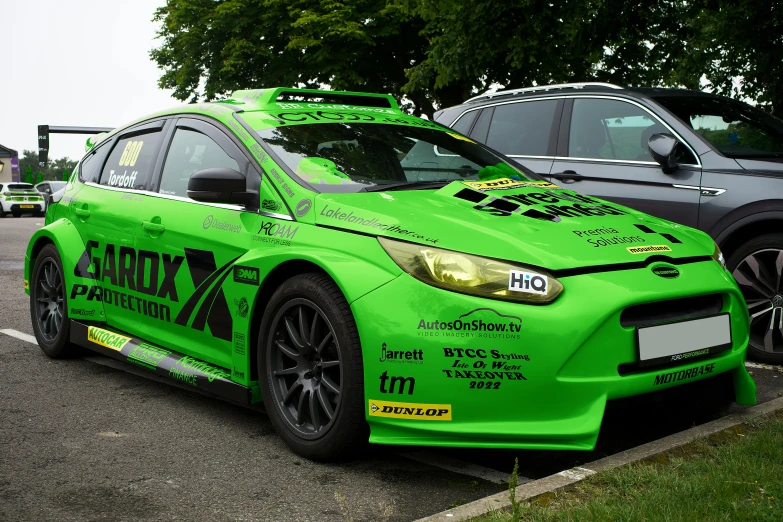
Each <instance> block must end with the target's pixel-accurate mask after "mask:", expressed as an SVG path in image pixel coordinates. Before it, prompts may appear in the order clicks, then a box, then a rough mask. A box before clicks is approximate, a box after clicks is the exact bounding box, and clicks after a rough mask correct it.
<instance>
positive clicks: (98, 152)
mask: <svg viewBox="0 0 783 522" xmlns="http://www.w3.org/2000/svg"><path fill="white" fill-rule="evenodd" d="M108 153H109V145H108V143H104V144H102V145H100V146H99V147H98V148H97V149H95V150H94V151H92V152H90V153H89V154H87V155H86V156H85V157H84V158H83V159H82V161H81V163H80V164H79V180H80V181H82V182H84V183H87V182H91V183H98V180H99V179H100V177H101V164H103V160H104V159H106V154H108Z"/></svg>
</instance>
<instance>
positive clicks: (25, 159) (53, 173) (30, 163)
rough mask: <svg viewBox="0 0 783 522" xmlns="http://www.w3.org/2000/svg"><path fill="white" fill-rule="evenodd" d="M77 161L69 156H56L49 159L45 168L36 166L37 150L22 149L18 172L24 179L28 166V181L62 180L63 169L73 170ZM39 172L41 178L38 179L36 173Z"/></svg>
mask: <svg viewBox="0 0 783 522" xmlns="http://www.w3.org/2000/svg"><path fill="white" fill-rule="evenodd" d="M76 163H77V161H75V160H72V159H69V158H58V159H54V160H49V162H48V164H47V166H46V168H42V167H39V166H38V152H37V151H34V150H24V151H23V152H22V155H21V156H20V157H19V172H20V174H22V179H25V176H26V173H27V169H28V167H29V168H30V169H31V170H30V183H33V182H34V183H40V182H41V181H43V180H57V181H59V180H62V178H63V171H65V170H68V172H73V168H74V167H75V166H76ZM39 172H40V173H41V175H42V179H41V180H40V181H36V180H38V173H39Z"/></svg>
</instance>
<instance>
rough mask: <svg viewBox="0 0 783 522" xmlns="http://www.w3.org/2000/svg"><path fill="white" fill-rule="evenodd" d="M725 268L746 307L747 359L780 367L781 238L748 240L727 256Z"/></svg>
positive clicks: (782, 323) (782, 307)
mask: <svg viewBox="0 0 783 522" xmlns="http://www.w3.org/2000/svg"><path fill="white" fill-rule="evenodd" d="M726 266H727V268H728V269H729V271H731V273H732V275H733V276H734V279H736V280H737V283H739V285H740V289H741V290H742V295H743V296H744V297H745V301H746V302H747V304H748V313H749V314H750V343H749V344H748V357H749V358H751V359H753V360H756V361H761V362H766V363H772V364H781V363H783V234H765V235H763V236H759V237H757V238H754V239H751V240H750V241H748V242H747V243H745V244H743V245H741V246H740V247H739V248H738V249H737V250H736V251H734V252H733V253H732V254H731V255H730V256H729V259H728V261H727V263H726Z"/></svg>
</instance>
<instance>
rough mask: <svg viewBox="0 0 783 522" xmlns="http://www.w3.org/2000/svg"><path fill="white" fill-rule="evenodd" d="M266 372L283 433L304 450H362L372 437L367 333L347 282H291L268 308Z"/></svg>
mask: <svg viewBox="0 0 783 522" xmlns="http://www.w3.org/2000/svg"><path fill="white" fill-rule="evenodd" d="M263 313H264V315H263V317H262V320H261V326H260V329H259V334H258V345H257V347H258V348H257V350H258V376H259V380H260V381H261V396H262V398H263V400H264V407H265V409H266V411H267V413H268V414H269V419H270V421H271V422H272V425H273V426H274V427H275V431H277V433H278V434H279V435H280V437H281V438H282V439H283V440H284V441H285V443H286V444H287V445H288V446H289V447H290V448H291V449H292V450H293V451H294V452H296V453H298V454H299V455H301V456H303V457H306V458H309V459H314V460H323V461H332V460H339V459H344V458H347V457H351V456H355V455H357V454H358V453H360V452H361V450H362V449H363V447H364V446H365V444H366V443H367V438H368V435H369V430H368V426H367V422H366V420H365V400H364V370H363V364H362V348H361V343H360V342H359V332H358V330H357V328H356V322H355V321H354V318H353V314H352V313H351V308H350V306H349V305H348V302H347V301H346V299H345V297H344V296H343V294H342V292H341V291H340V288H339V287H338V286H337V285H336V284H335V282H334V281H333V280H332V279H331V278H330V277H329V276H327V275H326V274H323V273H315V272H314V273H305V274H299V275H296V276H293V277H291V278H290V279H288V280H286V281H284V282H283V283H282V284H281V285H280V286H279V287H278V288H277V289H276V290H275V291H274V293H273V294H272V296H271V297H270V299H269V302H268V304H267V305H266V307H265V310H264V312H263Z"/></svg>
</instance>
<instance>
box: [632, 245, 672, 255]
mask: <svg viewBox="0 0 783 522" xmlns="http://www.w3.org/2000/svg"><path fill="white" fill-rule="evenodd" d="M626 250H628V252H630V253H632V254H649V253H650V252H671V251H672V249H671V248H669V247H667V246H666V245H647V246H634V247H626Z"/></svg>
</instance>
